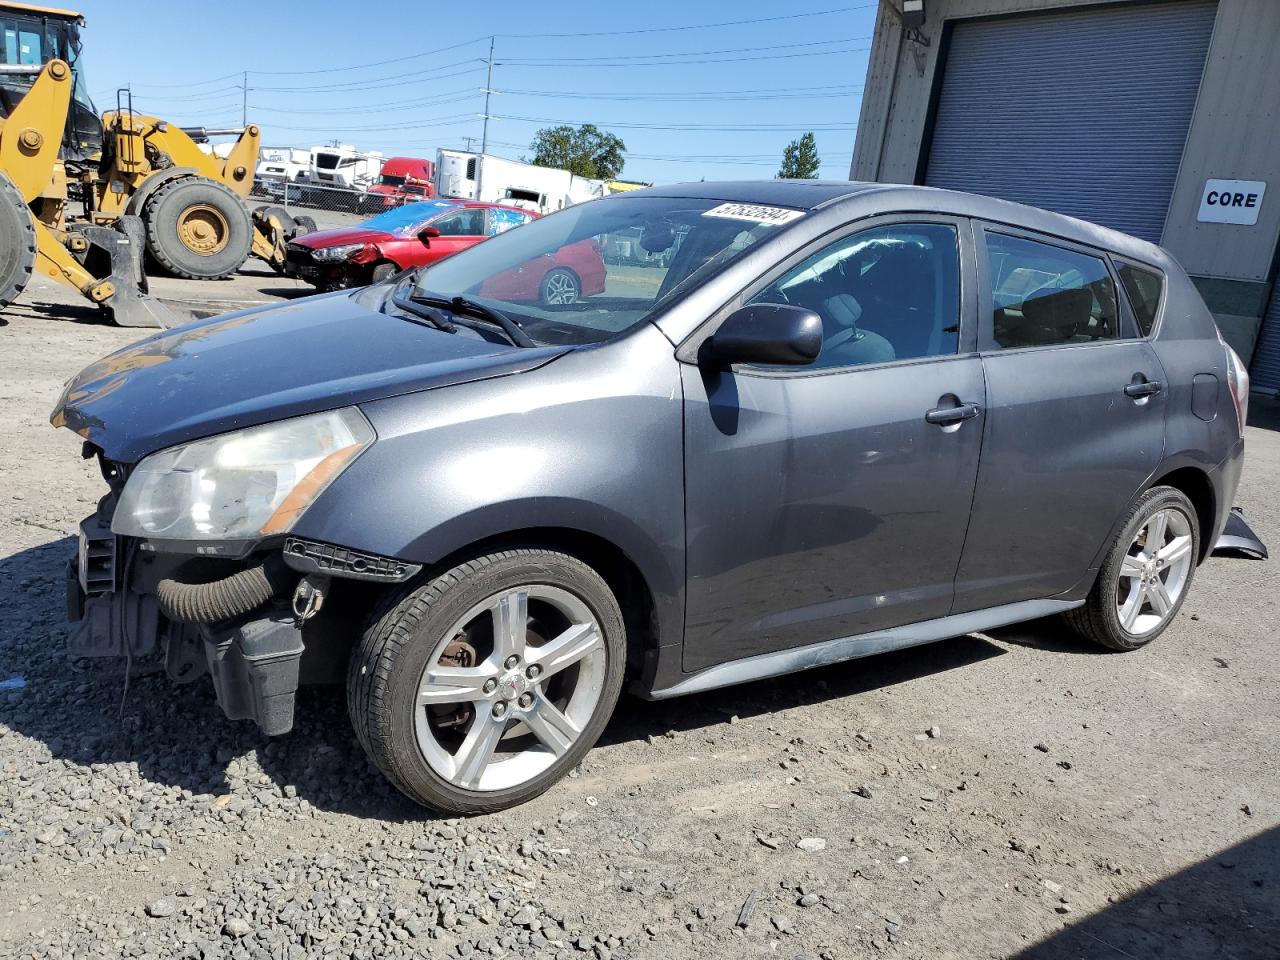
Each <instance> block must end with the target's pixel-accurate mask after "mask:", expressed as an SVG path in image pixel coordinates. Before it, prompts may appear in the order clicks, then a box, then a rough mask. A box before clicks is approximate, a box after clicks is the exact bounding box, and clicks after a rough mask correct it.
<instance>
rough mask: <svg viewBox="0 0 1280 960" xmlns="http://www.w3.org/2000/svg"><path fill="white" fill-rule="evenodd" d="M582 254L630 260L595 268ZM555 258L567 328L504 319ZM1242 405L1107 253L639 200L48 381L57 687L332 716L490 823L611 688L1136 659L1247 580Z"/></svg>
mask: <svg viewBox="0 0 1280 960" xmlns="http://www.w3.org/2000/svg"><path fill="white" fill-rule="evenodd" d="M619 235H622V236H626V237H627V238H629V239H631V240H633V241H635V242H638V244H639V246H640V248H641V249H642V250H643V251H644V255H643V256H636V257H632V258H628V259H626V260H625V261H624V260H620V259H618V258H610V259H611V260H614V261H617V262H607V261H606V259H605V258H604V257H603V256H601V255H600V254H601V253H602V252H603V251H606V250H608V249H611V248H610V247H609V241H610V238H611V237H615V238H616V237H617V236H619ZM424 242H427V243H429V242H430V238H424ZM615 245H616V244H615ZM569 246H574V247H575V250H574V258H575V259H577V260H578V261H579V262H589V263H594V262H595V260H597V259H598V260H599V263H600V264H601V266H602V269H603V270H604V272H605V279H604V284H603V292H602V293H600V294H598V295H594V296H587V297H579V298H574V299H571V300H569V301H568V302H556V303H548V302H546V301H544V300H542V299H540V298H538V297H537V296H536V294H527V293H522V291H528V290H530V289H536V287H537V285H536V284H530V283H529V282H527V277H528V275H529V274H534V273H536V272H537V271H539V270H541V269H543V265H544V264H545V263H547V262H550V261H551V260H553V259H554V260H556V261H557V262H564V261H565V260H566V259H567V258H566V257H560V256H559V253H560V252H561V251H563V250H565V248H567V247H569ZM561 301H563V298H561ZM1247 398H1248V379H1247V375H1246V373H1245V371H1244V369H1243V367H1242V365H1241V363H1240V360H1239V358H1237V357H1236V355H1235V354H1234V353H1233V352H1232V351H1231V350H1230V348H1228V347H1227V346H1226V345H1225V344H1224V342H1223V341H1222V340H1221V339H1220V338H1219V335H1218V331H1217V329H1216V327H1215V325H1214V322H1213V319H1212V317H1211V316H1210V314H1209V313H1208V311H1207V310H1206V309H1205V306H1204V304H1203V302H1202V301H1201V299H1200V297H1199V296H1198V295H1197V293H1196V291H1195V289H1194V287H1193V286H1192V285H1191V283H1190V281H1189V280H1188V278H1187V276H1186V274H1185V273H1184V272H1183V270H1182V269H1181V268H1180V267H1179V266H1178V264H1177V263H1175V262H1174V261H1173V259H1171V258H1170V257H1169V255H1168V254H1166V253H1165V252H1164V251H1163V250H1161V249H1160V248H1158V247H1156V246H1153V245H1151V244H1149V243H1145V242H1142V241H1140V240H1136V239H1134V238H1132V237H1128V236H1124V235H1121V234H1118V233H1114V232H1112V231H1110V230H1106V229H1103V228H1101V227H1096V226H1092V225H1090V224H1087V223H1082V222H1080V221H1077V220H1073V219H1070V218H1067V217H1063V216H1058V215H1055V214H1052V213H1047V212H1044V211H1041V210H1035V209H1031V208H1028V207H1023V206H1018V205H1015V204H1010V203H1006V202H1002V201H998V200H992V199H987V198H983V197H976V196H969V195H964V194H957V193H950V192H945V191H938V190H930V189H925V188H919V187H905V186H886V185H875V184H857V183H822V182H804V181H801V182H788V181H774V182H767V183H715V184H713V183H705V184H693V185H688V186H680V187H671V188H661V189H650V190H642V191H637V192H635V193H631V194H627V195H625V196H619V197H611V198H608V199H605V200H599V201H594V202H591V203H586V204H582V205H579V206H574V207H571V208H569V209H566V210H564V211H562V212H559V213H556V214H554V215H552V216H549V217H545V218H543V219H541V220H537V221H535V222H533V223H531V224H529V225H527V226H523V227H520V228H519V229H517V230H512V231H509V232H508V233H506V234H503V235H501V236H499V237H496V238H494V239H492V240H489V241H487V242H486V243H484V244H481V245H479V246H476V247H474V248H472V249H470V250H467V251H465V252H463V253H460V254H458V255H456V256H454V257H452V258H450V259H448V260H445V261H442V262H440V263H437V264H435V265H433V266H431V267H430V268H426V269H423V270H420V271H418V272H414V273H408V274H403V275H400V276H398V277H393V278H392V279H390V280H388V281H385V282H383V283H380V284H375V285H374V286H371V287H366V288H363V289H360V290H354V291H351V290H346V291H341V292H338V293H334V294H330V295H325V296H319V297H312V298H309V299H306V300H300V301H295V302H292V303H288V304H279V305H273V306H268V307H262V308H258V309H254V310H250V311H246V312H243V313H239V314H232V315H229V316H222V317H216V318H213V319H210V320H207V321H203V322H198V323H195V324H192V325H189V326H185V327H182V328H179V329H176V330H171V331H167V332H164V333H160V334H157V335H156V336H153V337H151V338H149V339H146V340H143V341H140V342H139V343H137V344H134V345H133V346H131V347H128V348H127V349H124V350H122V351H120V352H118V353H116V354H113V355H112V356H109V357H107V358H105V359H103V360H101V361H99V362H98V363H96V364H94V365H92V366H90V367H89V368H87V369H86V370H84V371H83V372H82V373H80V374H79V375H78V376H77V377H76V378H75V379H74V380H73V381H72V382H71V383H70V384H69V385H68V386H67V388H66V391H65V394H64V395H63V397H62V398H61V400H60V401H59V402H58V405H57V408H56V410H55V411H54V415H53V422H54V423H55V425H60V426H66V427H69V428H71V429H72V430H74V431H76V432H77V433H78V434H80V436H81V437H82V438H83V439H84V441H85V454H86V456H91V455H92V456H96V457H97V458H98V460H99V462H100V464H101V468H102V473H103V476H104V477H105V479H106V483H107V486H108V487H109V492H108V493H107V494H106V495H105V496H104V497H103V499H102V501H101V504H100V506H99V508H98V510H97V512H96V513H95V514H94V515H93V516H91V517H89V518H87V519H86V520H85V521H84V523H83V524H82V526H81V536H80V548H79V556H78V557H77V558H76V559H75V560H74V561H73V562H72V563H71V564H70V566H69V569H68V602H69V607H70V613H71V617H72V619H73V620H77V621H79V626H78V628H77V629H76V630H75V631H74V632H73V636H72V637H71V639H70V641H69V651H70V653H71V654H73V655H76V656H120V655H126V654H127V655H129V656H130V657H133V658H138V657H145V656H154V657H157V658H162V659H163V662H164V664H165V667H166V669H167V671H168V673H169V674H170V676H171V677H173V678H174V679H175V680H177V681H188V680H193V679H195V678H198V677H200V676H202V675H204V674H206V673H208V674H210V675H211V678H212V682H213V684H214V687H215V689H216V692H217V698H218V702H219V704H220V705H221V707H222V709H223V710H224V711H225V712H226V714H227V715H228V716H229V717H232V718H250V719H253V720H255V721H256V722H257V723H258V724H259V725H260V726H261V727H262V729H263V730H264V731H265V732H266V733H268V734H280V733H284V732H287V731H288V730H289V729H290V728H291V726H292V723H293V710H294V696H295V693H296V691H297V689H298V686H299V684H300V683H308V682H325V681H329V682H334V681H337V682H345V684H346V689H347V697H348V703H349V707H350V713H351V721H352V724H353V726H354V728H355V732H356V736H357V737H358V738H359V740H360V742H361V743H362V745H363V746H364V749H365V750H366V751H367V752H368V755H369V757H370V758H371V759H372V761H373V762H374V763H375V764H376V765H377V766H378V767H379V768H380V769H381V770H382V771H383V772H384V773H385V774H386V776H387V777H388V778H389V779H390V780H391V781H392V782H393V783H394V784H395V785H396V786H397V787H399V788H400V789H401V790H402V791H404V792H405V793H406V794H408V795H409V796H410V797H412V798H414V799H415V800H417V801H419V802H421V803H424V804H427V805H430V806H432V807H435V808H438V809H441V810H447V811H458V812H481V811H490V810H496V809H499V808H502V807H506V806H509V805H511V804H515V803H519V802H521V801H523V800H527V799H529V798H531V797H533V796H535V795H537V794H538V793H540V792H541V791H543V790H545V789H547V787H549V786H550V785H551V784H552V783H554V782H555V781H556V780H557V779H558V778H559V777H561V776H562V775H563V774H564V773H565V772H566V771H568V770H570V769H571V768H572V767H573V766H574V765H575V764H577V763H578V762H579V760H580V759H581V758H582V756H583V754H584V753H585V752H586V751H587V750H588V749H589V748H590V747H591V745H592V744H593V743H594V742H595V740H596V739H597V737H598V736H599V735H600V732H601V730H602V729H603V728H604V726H605V724H606V723H607V721H608V719H609V716H610V713H611V711H612V710H613V708H614V705H615V703H616V702H617V700H618V697H619V693H620V691H621V689H622V687H623V685H624V682H627V683H629V684H630V686H631V688H632V689H633V690H634V691H636V692H637V693H639V694H640V695H641V696H645V697H653V698H662V697H673V696H677V695H680V694H686V693H694V692H696V691H701V690H708V689H711V688H714V687H720V686H724V685H727V684H733V683H740V682H743V681H747V680H753V679H759V678H763V677H772V676H777V675H780V674H785V673H790V672H793V671H797V670H803V669H806V668H809V667H815V666H819V665H822V664H829V663H832V662H835V661H841V660H847V659H851V658H854V657H861V656H866V655H868V654H873V653H876V652H879V651H884V650H890V649H895V648H900V647H909V646H912V645H915V644H923V643H929V642H932V641H936V640H942V639H944V638H947V637H952V636H956V635H960V634H964V633H967V632H970V631H976V630H985V629H989V628H993V627H997V626H1000V625H1003V624H1009V623H1012V622H1015V621H1022V620H1027V619H1030V618H1035V617H1043V616H1046V615H1049V614H1063V615H1065V617H1066V618H1067V620H1068V622H1070V623H1071V625H1072V626H1073V627H1074V628H1075V629H1076V630H1078V631H1079V632H1080V634H1081V635H1082V636H1083V637H1085V638H1087V639H1089V640H1092V641H1094V642H1096V643H1098V644H1101V645H1103V646H1104V647H1107V648H1109V649H1112V650H1132V649H1135V648H1137V647H1141V646H1142V645H1144V644H1146V643H1149V642H1150V641H1151V640H1153V639H1154V638H1155V637H1157V636H1158V635H1159V634H1160V633H1161V632H1162V631H1163V630H1164V629H1165V628H1166V627H1167V626H1168V625H1169V623H1170V622H1171V621H1172V620H1173V618H1174V616H1175V615H1176V614H1177V612H1178V608H1179V607H1180V606H1181V604H1182V602H1183V600H1184V599H1185V598H1186V595H1187V591H1188V589H1189V588H1190V586H1191V581H1192V578H1193V576H1194V575H1195V572H1196V567H1197V565H1198V564H1199V563H1200V562H1201V561H1203V560H1204V559H1205V557H1206V556H1207V555H1208V554H1209V553H1210V552H1211V549H1212V548H1213V546H1214V545H1215V544H1217V543H1219V538H1220V537H1224V536H1226V537H1228V538H1232V539H1229V540H1224V541H1222V542H1223V543H1229V544H1234V545H1235V546H1244V547H1246V548H1252V549H1254V550H1255V551H1257V552H1262V550H1263V548H1262V546H1261V544H1258V543H1257V542H1256V540H1253V539H1252V535H1251V534H1250V532H1249V531H1248V529H1247V527H1245V526H1244V524H1243V521H1242V519H1241V518H1240V516H1239V514H1237V513H1233V512H1232V510H1231V504H1232V498H1233V496H1234V494H1235V491H1236V485H1237V482H1238V480H1239V477H1240V469H1241V462H1242V455H1243V445H1244V444H1243V434H1244V422H1245V405H1246V403H1247Z"/></svg>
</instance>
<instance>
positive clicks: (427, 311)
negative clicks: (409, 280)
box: [391, 294, 458, 333]
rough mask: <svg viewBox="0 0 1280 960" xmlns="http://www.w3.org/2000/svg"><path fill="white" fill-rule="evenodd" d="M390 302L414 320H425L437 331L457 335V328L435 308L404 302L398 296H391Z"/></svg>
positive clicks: (404, 300) (402, 298)
mask: <svg viewBox="0 0 1280 960" xmlns="http://www.w3.org/2000/svg"><path fill="white" fill-rule="evenodd" d="M391 302H392V303H394V304H395V305H396V306H397V307H398V308H399V309H401V310H403V311H404V312H405V313H407V314H410V316H411V317H412V318H416V320H425V321H426V322H427V323H429V324H430V325H431V326H433V327H435V328H436V329H437V330H443V331H444V332H445V333H457V332H458V328H457V326H455V325H454V323H453V322H452V321H450V320H449V318H448V317H446V316H445V315H444V314H442V313H441V312H440V311H439V310H437V309H436V308H435V307H432V306H429V305H427V304H419V303H415V302H414V301H412V300H406V299H405V298H404V297H402V296H400V295H399V294H392V296H391Z"/></svg>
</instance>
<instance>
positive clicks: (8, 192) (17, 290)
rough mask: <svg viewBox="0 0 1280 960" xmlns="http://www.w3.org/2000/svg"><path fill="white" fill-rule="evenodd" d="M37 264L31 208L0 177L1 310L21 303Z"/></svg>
mask: <svg viewBox="0 0 1280 960" xmlns="http://www.w3.org/2000/svg"><path fill="white" fill-rule="evenodd" d="M35 263H36V230H35V226H34V225H33V224H32V220H31V208H30V207H28V206H27V204H26V201H25V200H23V199H22V194H21V193H19V192H18V188H17V187H15V186H14V185H13V181H12V180H10V179H9V178H8V177H7V176H5V175H4V174H3V173H0V310H2V309H4V308H5V307H7V306H8V305H9V304H11V303H13V301H15V300H17V299H18V295H19V294H21V293H22V291H23V289H24V288H25V287H26V285H27V281H29V280H30V279H31V271H32V269H34V267H35Z"/></svg>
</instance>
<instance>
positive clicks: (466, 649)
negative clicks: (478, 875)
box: [347, 549, 626, 814]
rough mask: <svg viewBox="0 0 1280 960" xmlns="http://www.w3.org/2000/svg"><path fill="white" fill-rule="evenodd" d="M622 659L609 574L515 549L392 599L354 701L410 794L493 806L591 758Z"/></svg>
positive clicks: (535, 791) (357, 654) (354, 670)
mask: <svg viewBox="0 0 1280 960" xmlns="http://www.w3.org/2000/svg"><path fill="white" fill-rule="evenodd" d="M625 661H626V634H625V628H624V626H623V621H622V613H621V611H620V610H619V608H618V603H617V601H616V600H615V598H614V596H613V594H612V593H611V592H610V590H609V587H608V586H607V584H605V582H604V580H603V579H602V578H601V577H600V576H599V574H597V573H596V572H595V571H594V570H592V569H591V568H590V567H588V566H587V565H586V564H584V563H582V562H581V561H580V560H578V559H576V558H574V557H571V556H568V555H566V554H563V553H557V552H553V551H549V550H538V549H518V550H508V551H504V552H501V553H493V554H488V555H486V556H481V557H478V558H476V559H474V560H470V561H468V562H466V563H462V564H459V565H458V566H456V567H454V568H453V569H451V570H449V571H447V572H445V573H442V574H440V575H439V576H437V577H435V578H434V579H432V580H430V581H429V582H427V583H425V584H421V585H419V586H418V587H416V588H409V589H405V590H402V591H401V592H399V593H397V594H393V595H392V596H390V597H389V598H388V600H387V602H386V603H385V604H384V605H383V606H382V608H381V609H380V611H379V613H378V614H377V615H376V616H375V619H374V622H373V623H372V625H371V626H370V627H369V628H368V630H366V632H365V634H364V636H363V638H362V639H361V641H360V643H359V644H357V646H356V648H355V649H354V650H353V651H352V655H351V661H350V664H349V668H348V675H347V705H348V709H349V711H350V714H351V722H352V725H353V727H354V728H355V732H356V736H357V738H358V739H359V741H360V744H361V746H363V747H364V750H365V752H366V754H368V756H369V759H370V760H371V761H372V762H373V763H374V765H376V766H377V767H378V769H379V770H381V771H382V772H383V774H384V775H386V777H387V779H388V780H390V781H391V782H392V783H393V784H394V785H395V786H396V787H397V788H399V789H400V790H401V791H402V792H403V793H405V794H406V795H407V796H409V797H410V798H411V799H413V800H415V801H417V802H418V803H421V804H424V805H426V806H428V807H432V808H434V809H437V810H440V811H444V812H447V813H461V814H475V813H491V812H494V811H497V810H502V809H505V808H507V807H511V806H514V805H516V804H519V803H523V802H525V801H526V800H530V799H532V798H533V797H536V796H538V795H539V794H541V793H543V792H544V791H545V790H547V789H548V788H549V787H550V786H551V785H552V784H554V783H555V782H556V781H557V780H559V779H560V778H561V777H563V776H564V775H565V774H566V773H567V772H568V771H569V770H571V769H573V767H574V766H576V765H577V764H578V763H579V762H580V761H581V760H582V757H583V756H584V755H585V754H586V752H587V751H588V750H590V749H591V747H592V745H593V744H594V743H595V742H596V740H597V739H598V738H599V736H600V733H601V732H602V731H603V730H604V727H605V724H606V723H607V722H608V720H609V716H610V715H611V714H612V712H613V708H614V705H615V704H616V703H617V700H618V695H619V693H620V691H621V689H622V674H623V667H624V665H625Z"/></svg>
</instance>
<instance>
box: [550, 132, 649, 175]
mask: <svg viewBox="0 0 1280 960" xmlns="http://www.w3.org/2000/svg"><path fill="white" fill-rule="evenodd" d="M529 149H530V150H532V151H533V161H532V162H533V163H535V164H537V165H538V166H540V167H559V168H560V169H561V170H568V171H569V172H570V173H572V174H576V175H577V176H579V177H588V178H590V179H592V180H615V179H617V177H618V174H620V173H622V165H623V163H624V162H625V161H624V160H623V159H622V152H623V151H624V150H626V149H627V145H626V144H625V143H623V142H622V141H621V140H620V139H619V138H618V137H616V136H614V135H613V134H612V133H606V132H605V131H603V130H601V129H600V128H598V127H597V126H596V125H595V124H594V123H584V124H583V125H582V126H580V127H577V128H574V127H571V126H568V125H567V124H566V125H564V126H559V127H546V128H545V129H542V130H539V131H538V132H537V133H536V134H535V135H534V138H533V143H531V144H529Z"/></svg>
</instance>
